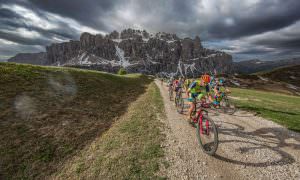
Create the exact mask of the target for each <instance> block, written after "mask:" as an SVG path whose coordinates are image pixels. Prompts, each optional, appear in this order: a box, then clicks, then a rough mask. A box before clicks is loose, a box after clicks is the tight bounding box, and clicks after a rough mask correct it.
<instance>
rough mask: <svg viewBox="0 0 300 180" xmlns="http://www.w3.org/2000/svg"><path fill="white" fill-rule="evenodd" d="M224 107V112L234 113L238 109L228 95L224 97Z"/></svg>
mask: <svg viewBox="0 0 300 180" xmlns="http://www.w3.org/2000/svg"><path fill="white" fill-rule="evenodd" d="M221 107H222V109H223V113H226V114H229V115H233V114H234V113H235V111H236V109H235V107H234V105H233V104H232V103H230V101H229V99H228V97H224V99H223V105H222V106H221Z"/></svg>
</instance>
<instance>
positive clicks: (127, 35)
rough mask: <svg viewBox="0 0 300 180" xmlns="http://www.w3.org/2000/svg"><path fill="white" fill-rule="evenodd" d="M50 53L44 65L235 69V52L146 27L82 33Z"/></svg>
mask: <svg viewBox="0 0 300 180" xmlns="http://www.w3.org/2000/svg"><path fill="white" fill-rule="evenodd" d="M46 54H47V57H46V60H45V62H43V63H44V64H42V65H54V66H72V67H79V68H84V69H94V70H101V71H106V72H114V73H115V72H117V71H118V70H119V69H120V68H125V69H126V70H127V71H128V72H131V73H137V72H138V73H144V74H162V75H181V76H198V75H199V74H202V73H203V72H212V71H214V70H215V69H216V70H217V71H220V72H222V73H232V72H233V64H232V57H231V55H229V54H226V53H224V52H221V51H216V50H211V49H206V48H204V47H203V46H202V43H201V40H200V38H199V36H196V37H195V38H194V39H192V38H179V37H178V36H177V35H176V34H170V33H165V32H159V33H156V34H154V33H148V32H147V31H145V30H134V29H125V30H123V31H122V32H121V33H119V32H117V31H113V32H111V33H110V34H107V35H105V36H103V35H101V34H96V35H93V34H90V33H82V34H81V36H80V39H79V40H71V41H69V42H63V43H54V44H51V45H49V46H47V47H46ZM15 60H16V58H15V59H13V60H11V59H10V60H9V61H10V62H12V61H15ZM19 62H22V61H21V60H20V61H19Z"/></svg>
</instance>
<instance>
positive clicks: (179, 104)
mask: <svg viewBox="0 0 300 180" xmlns="http://www.w3.org/2000/svg"><path fill="white" fill-rule="evenodd" d="M176 107H177V112H178V113H179V114H182V113H183V109H184V100H183V98H182V97H181V96H179V97H178V100H177V106H176Z"/></svg>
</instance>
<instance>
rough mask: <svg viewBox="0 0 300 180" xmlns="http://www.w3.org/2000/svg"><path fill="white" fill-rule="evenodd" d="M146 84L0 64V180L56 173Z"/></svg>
mask: <svg viewBox="0 0 300 180" xmlns="http://www.w3.org/2000/svg"><path fill="white" fill-rule="evenodd" d="M151 81H152V79H149V78H148V77H146V76H143V75H140V74H133V75H125V76H118V75H112V74H109V73H102V72H98V71H88V70H79V69H73V68H58V67H42V66H33V65H22V64H14V63H0V179H34V178H37V179H39V178H42V177H45V176H48V175H51V174H52V173H54V172H56V171H57V170H58V169H60V168H61V166H62V165H63V164H64V162H66V161H67V160H68V159H70V158H71V157H73V156H74V155H75V154H76V153H78V152H79V151H80V150H82V149H83V148H85V147H86V146H89V145H90V143H92V142H93V141H94V140H95V139H96V138H98V137H99V136H100V135H101V134H102V133H103V132H105V131H106V130H107V129H109V128H110V126H111V124H112V123H113V122H114V121H115V120H116V119H117V118H119V117H120V116H122V115H123V114H125V113H126V112H127V108H128V105H129V104H130V103H131V102H134V101H135V100H136V99H137V98H138V97H139V96H140V95H141V94H143V93H144V92H145V90H146V87H147V86H148V84H149V83H150V82H151ZM114 145H115V144H114V143H112V144H111V146H112V147H113V146H114ZM79 169H80V168H79Z"/></svg>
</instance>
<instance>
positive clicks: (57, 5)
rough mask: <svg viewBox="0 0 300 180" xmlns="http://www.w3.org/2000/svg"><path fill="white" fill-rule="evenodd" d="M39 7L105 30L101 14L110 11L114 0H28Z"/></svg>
mask: <svg viewBox="0 0 300 180" xmlns="http://www.w3.org/2000/svg"><path fill="white" fill-rule="evenodd" d="M29 2H31V3H32V4H34V5H35V6H37V7H39V8H40V9H43V10H46V11H49V12H53V13H56V14H60V15H62V16H65V17H69V18H73V19H75V20H77V21H79V22H81V23H83V24H84V25H87V26H90V27H94V28H101V29H103V30H106V25H105V24H103V22H102V21H101V16H103V15H105V14H107V13H109V12H110V11H112V9H113V7H114V6H115V4H117V3H118V1H116V0H100V1H98V0H84V1H83V0H71V1H70V0H59V1H53V0H42V1H41V0H29Z"/></svg>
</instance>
